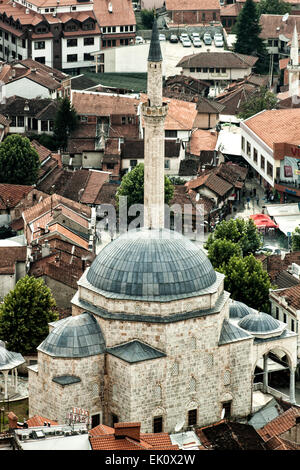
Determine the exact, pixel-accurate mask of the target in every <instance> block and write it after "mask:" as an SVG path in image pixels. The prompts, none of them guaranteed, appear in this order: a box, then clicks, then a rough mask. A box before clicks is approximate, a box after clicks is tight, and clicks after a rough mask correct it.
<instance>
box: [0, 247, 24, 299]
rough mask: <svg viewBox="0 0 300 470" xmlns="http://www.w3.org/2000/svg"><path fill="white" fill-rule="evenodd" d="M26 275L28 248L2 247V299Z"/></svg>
mask: <svg viewBox="0 0 300 470" xmlns="http://www.w3.org/2000/svg"><path fill="white" fill-rule="evenodd" d="M25 275H26V246H1V247H0V299H1V300H2V299H3V298H4V297H5V296H6V294H8V293H9V291H10V290H12V289H14V288H15V285H16V283H17V282H18V280H19V279H21V278H22V277H24V276H25Z"/></svg>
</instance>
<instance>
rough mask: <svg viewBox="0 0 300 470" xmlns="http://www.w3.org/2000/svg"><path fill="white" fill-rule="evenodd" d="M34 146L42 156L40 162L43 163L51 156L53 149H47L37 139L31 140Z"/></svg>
mask: <svg viewBox="0 0 300 470" xmlns="http://www.w3.org/2000/svg"><path fill="white" fill-rule="evenodd" d="M31 145H32V147H34V148H35V150H36V151H37V153H38V156H39V158H40V162H41V163H42V162H43V161H44V160H46V158H48V157H50V156H51V153H52V152H51V150H49V149H47V148H46V147H44V146H43V145H42V144H40V143H39V142H38V141H37V140H32V141H31Z"/></svg>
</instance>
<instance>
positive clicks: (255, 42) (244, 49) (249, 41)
mask: <svg viewBox="0 0 300 470" xmlns="http://www.w3.org/2000/svg"><path fill="white" fill-rule="evenodd" d="M235 30H236V35H237V40H236V43H235V45H234V51H235V52H237V53H239V54H246V55H253V56H256V57H258V61H257V62H256V64H255V71H256V72H257V73H268V70H269V60H268V53H267V49H266V46H265V44H264V42H263V40H262V39H261V38H260V37H259V35H260V33H261V26H260V24H259V13H258V10H257V7H256V5H255V3H254V1H253V0H246V3H245V5H244V7H243V8H242V10H241V11H240V14H239V16H238V18H237V22H236V26H235Z"/></svg>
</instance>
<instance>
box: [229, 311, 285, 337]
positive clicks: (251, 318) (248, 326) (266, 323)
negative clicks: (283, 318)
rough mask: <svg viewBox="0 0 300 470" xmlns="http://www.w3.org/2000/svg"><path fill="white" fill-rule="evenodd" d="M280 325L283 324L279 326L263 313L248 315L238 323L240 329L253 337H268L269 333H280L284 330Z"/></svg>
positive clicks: (277, 322) (274, 320)
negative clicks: (257, 335)
mask: <svg viewBox="0 0 300 470" xmlns="http://www.w3.org/2000/svg"><path fill="white" fill-rule="evenodd" d="M282 325H283V324H281V323H280V322H279V321H278V320H276V319H275V318H273V317H272V316H271V315H269V314H268V313H264V312H254V313H250V315H247V316H246V317H244V318H242V320H240V321H239V323H238V326H239V327H240V328H243V330H247V331H248V332H249V333H252V334H253V335H254V336H255V335H256V334H259V335H262V334H263V335H268V334H270V333H275V332H280V331H282V330H283V329H284V328H283V327H282ZM285 326H286V325H284V327H285Z"/></svg>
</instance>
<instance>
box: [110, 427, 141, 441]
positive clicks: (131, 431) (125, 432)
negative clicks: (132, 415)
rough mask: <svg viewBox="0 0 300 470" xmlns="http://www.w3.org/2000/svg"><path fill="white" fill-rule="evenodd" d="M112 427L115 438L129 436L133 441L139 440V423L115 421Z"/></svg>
mask: <svg viewBox="0 0 300 470" xmlns="http://www.w3.org/2000/svg"><path fill="white" fill-rule="evenodd" d="M114 427H115V438H116V439H124V438H125V437H130V438H131V439H134V440H135V441H139V440H140V433H141V423H115V426H114Z"/></svg>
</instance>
